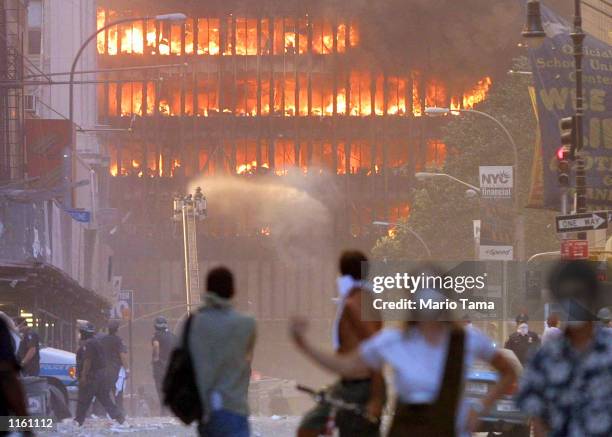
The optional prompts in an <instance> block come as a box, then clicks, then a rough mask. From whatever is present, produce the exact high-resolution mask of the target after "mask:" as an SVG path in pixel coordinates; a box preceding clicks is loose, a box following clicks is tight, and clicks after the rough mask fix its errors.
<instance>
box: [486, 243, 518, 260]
mask: <svg viewBox="0 0 612 437" xmlns="http://www.w3.org/2000/svg"><path fill="white" fill-rule="evenodd" d="M513 249H514V248H513V247H512V246H484V245H481V246H480V251H479V257H478V258H479V259H480V260H483V261H484V260H490V261H512V260H513V259H514V250H513Z"/></svg>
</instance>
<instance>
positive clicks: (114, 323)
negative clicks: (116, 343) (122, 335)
mask: <svg viewBox="0 0 612 437" xmlns="http://www.w3.org/2000/svg"><path fill="white" fill-rule="evenodd" d="M118 330H119V320H110V321H109V322H108V333H109V334H116V333H117V331H118Z"/></svg>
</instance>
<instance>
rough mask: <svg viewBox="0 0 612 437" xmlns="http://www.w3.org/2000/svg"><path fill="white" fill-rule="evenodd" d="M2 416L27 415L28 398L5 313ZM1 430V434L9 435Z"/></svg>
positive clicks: (0, 358) (0, 332)
mask: <svg viewBox="0 0 612 437" xmlns="http://www.w3.org/2000/svg"><path fill="white" fill-rule="evenodd" d="M0 314H1V315H2V316H3V317H0V416H9V415H15V416H27V415H28V412H27V408H26V399H25V393H24V390H23V387H22V385H21V382H20V381H19V363H17V359H16V358H15V345H14V343H13V339H12V338H11V331H10V329H9V325H8V322H7V320H5V316H4V313H0ZM8 434H9V433H8V432H5V431H2V430H0V435H8Z"/></svg>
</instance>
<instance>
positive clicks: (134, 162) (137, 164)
mask: <svg viewBox="0 0 612 437" xmlns="http://www.w3.org/2000/svg"><path fill="white" fill-rule="evenodd" d="M132 167H133V168H140V163H139V162H138V161H136V160H135V159H132Z"/></svg>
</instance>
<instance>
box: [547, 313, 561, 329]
mask: <svg viewBox="0 0 612 437" xmlns="http://www.w3.org/2000/svg"><path fill="white" fill-rule="evenodd" d="M546 324H547V325H548V326H549V327H550V328H557V327H558V326H559V315H558V314H557V313H550V315H549V316H548V318H547V319H546Z"/></svg>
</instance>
